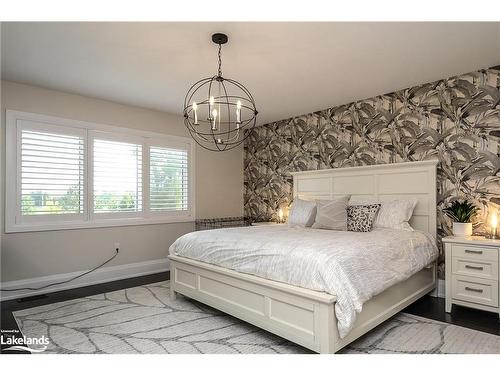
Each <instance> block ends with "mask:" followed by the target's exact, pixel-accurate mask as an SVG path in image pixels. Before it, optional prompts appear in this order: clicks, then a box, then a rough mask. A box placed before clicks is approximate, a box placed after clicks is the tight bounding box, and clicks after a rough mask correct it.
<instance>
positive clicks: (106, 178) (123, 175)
mask: <svg viewBox="0 0 500 375" xmlns="http://www.w3.org/2000/svg"><path fill="white" fill-rule="evenodd" d="M93 172H94V212H95V213H106V212H108V213H109V212H138V211H141V210H142V144H135V143H125V142H115V141H109V140H102V139H94V171H93Z"/></svg>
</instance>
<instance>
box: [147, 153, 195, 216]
mask: <svg viewBox="0 0 500 375" xmlns="http://www.w3.org/2000/svg"><path fill="white" fill-rule="evenodd" d="M188 158H189V153H188V150H187V149H176V148H168V147H156V146H151V147H150V148H149V165H150V175H149V190H150V191H149V199H150V201H149V209H150V210H151V211H153V212H155V211H156V212H161V211H187V210H188V209H189V175H188V162H189V160H188Z"/></svg>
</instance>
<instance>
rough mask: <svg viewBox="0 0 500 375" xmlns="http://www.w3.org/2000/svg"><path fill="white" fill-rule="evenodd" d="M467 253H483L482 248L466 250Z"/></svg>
mask: <svg viewBox="0 0 500 375" xmlns="http://www.w3.org/2000/svg"><path fill="white" fill-rule="evenodd" d="M465 252H466V253H468V254H482V253H483V251H482V250H465Z"/></svg>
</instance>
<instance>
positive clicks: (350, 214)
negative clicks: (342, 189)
mask: <svg viewBox="0 0 500 375" xmlns="http://www.w3.org/2000/svg"><path fill="white" fill-rule="evenodd" d="M380 206H381V205H380V203H376V204H359V205H355V206H348V207H347V230H348V231H350V232H370V231H371V230H372V227H373V223H374V221H375V216H376V215H377V212H378V210H379V208H380Z"/></svg>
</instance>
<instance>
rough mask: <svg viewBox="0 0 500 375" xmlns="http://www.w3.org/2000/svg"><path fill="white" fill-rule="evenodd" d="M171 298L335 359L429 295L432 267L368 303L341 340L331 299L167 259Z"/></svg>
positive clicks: (208, 266) (192, 262) (204, 265)
mask: <svg viewBox="0 0 500 375" xmlns="http://www.w3.org/2000/svg"><path fill="white" fill-rule="evenodd" d="M169 258H170V261H171V264H170V288H171V293H172V297H173V298H175V295H176V293H180V294H183V295H185V296H187V297H190V298H193V299H195V300H197V301H200V302H203V303H205V304H207V305H209V306H212V307H214V308H216V309H219V310H221V311H224V312H226V313H228V314H230V315H233V316H235V317H237V318H240V319H242V320H244V321H246V322H248V323H251V324H254V325H255V326H258V327H260V328H262V329H265V330H266V331H269V332H272V333H274V334H276V335H278V336H281V337H284V338H286V339H288V340H290V341H292V342H294V343H296V344H299V345H302V346H304V347H306V348H308V349H311V350H313V351H315V352H318V353H335V352H336V351H338V350H340V349H341V348H342V347H343V346H345V345H347V344H348V343H350V342H351V341H353V340H355V339H356V338H357V337H359V336H361V335H362V334H363V333H365V332H367V331H368V330H370V329H372V328H373V327H374V326H376V325H377V324H380V323H381V322H383V321H384V320H386V319H388V318H389V317H390V316H392V315H394V314H395V313H397V312H398V311H400V310H401V309H403V308H404V307H405V306H407V305H408V304H410V303H411V302H413V301H415V300H416V299H418V298H420V297H421V296H423V295H424V294H426V293H428V292H430V291H431V290H432V289H434V286H435V267H434V266H433V267H431V268H430V269H426V270H422V271H420V272H419V273H417V274H416V275H414V276H412V277H411V278H410V279H408V280H407V281H405V282H403V283H401V284H398V285H396V286H394V287H392V288H389V289H388V290H387V291H386V292H384V293H381V294H380V295H379V296H377V297H376V298H374V302H373V303H371V304H370V302H368V303H367V304H366V305H365V307H364V309H366V311H367V312H368V314H366V313H365V314H363V313H362V314H361V315H360V317H359V318H358V320H357V322H356V326H355V328H354V329H353V331H352V333H351V334H349V335H348V337H345V338H344V339H342V340H341V339H340V337H339V335H338V329H337V320H336V318H335V313H334V308H335V301H336V298H335V296H332V295H330V294H327V293H322V292H316V291H313V290H309V289H305V288H300V287H295V286H292V285H288V284H285V283H280V282H275V281H271V280H267V279H264V278H261V277H257V276H252V275H247V274H244V273H240V272H236V271H232V270H229V269H226V268H222V267H218V266H214V265H211V264H207V263H203V262H199V261H195V260H192V259H188V258H183V257H178V256H175V255H170V256H169Z"/></svg>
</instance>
